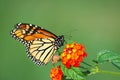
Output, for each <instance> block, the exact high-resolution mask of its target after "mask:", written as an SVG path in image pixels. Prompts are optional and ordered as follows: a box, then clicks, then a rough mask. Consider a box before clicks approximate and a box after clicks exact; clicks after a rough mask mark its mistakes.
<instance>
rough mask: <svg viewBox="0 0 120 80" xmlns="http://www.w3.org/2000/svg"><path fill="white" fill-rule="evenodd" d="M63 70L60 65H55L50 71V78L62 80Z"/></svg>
mask: <svg viewBox="0 0 120 80" xmlns="http://www.w3.org/2000/svg"><path fill="white" fill-rule="evenodd" d="M62 76H63V73H62V70H61V69H60V66H57V67H53V68H52V69H51V71H50V78H51V80H62Z"/></svg>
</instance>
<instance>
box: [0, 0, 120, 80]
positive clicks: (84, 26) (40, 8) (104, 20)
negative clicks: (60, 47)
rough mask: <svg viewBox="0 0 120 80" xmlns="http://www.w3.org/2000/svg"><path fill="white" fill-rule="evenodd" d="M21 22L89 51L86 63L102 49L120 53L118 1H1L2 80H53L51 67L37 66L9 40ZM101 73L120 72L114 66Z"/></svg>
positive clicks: (97, 78)
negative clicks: (11, 32) (59, 36)
mask: <svg viewBox="0 0 120 80" xmlns="http://www.w3.org/2000/svg"><path fill="white" fill-rule="evenodd" d="M19 22H25V23H32V24H36V25H39V26H41V27H43V28H45V29H47V30H49V31H52V32H53V33H55V34H57V35H66V36H68V37H66V39H67V38H69V36H72V37H71V39H72V40H74V41H76V42H79V43H82V44H84V45H85V47H86V51H87V53H88V57H87V58H86V61H88V62H90V63H91V64H92V62H91V60H93V59H96V54H97V53H98V52H99V51H100V50H103V49H109V50H111V51H114V52H117V53H120V1H119V0H49V1H48V0H44V1H43V0H0V24H1V26H0V35H1V37H0V45H1V46H0V80H50V78H49V71H50V69H51V67H52V66H51V63H48V64H47V65H46V66H41V67H39V66H37V65H35V64H34V63H33V62H32V61H31V60H30V59H28V57H27V56H26V51H25V47H24V46H23V45H22V44H20V43H19V42H18V41H16V40H14V39H13V38H11V36H10V31H11V30H12V29H13V28H14V25H15V24H16V23H19ZM101 68H102V69H106V70H113V71H119V70H118V69H116V68H114V67H113V66H112V65H111V64H104V65H102V66H101ZM104 79H105V80H119V79H120V76H115V75H105V74H96V75H93V76H89V77H87V80H104Z"/></svg>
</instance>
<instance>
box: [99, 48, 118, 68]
mask: <svg viewBox="0 0 120 80" xmlns="http://www.w3.org/2000/svg"><path fill="white" fill-rule="evenodd" d="M97 61H98V63H104V62H106V61H107V62H111V63H112V64H113V65H114V66H115V67H117V68H119V69H120V55H118V54H117V53H114V52H111V51H108V50H103V51H101V52H99V53H98V55H97Z"/></svg>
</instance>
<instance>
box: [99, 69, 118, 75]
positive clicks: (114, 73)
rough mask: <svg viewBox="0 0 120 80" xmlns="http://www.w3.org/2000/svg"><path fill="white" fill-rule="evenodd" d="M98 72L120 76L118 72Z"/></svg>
mask: <svg viewBox="0 0 120 80" xmlns="http://www.w3.org/2000/svg"><path fill="white" fill-rule="evenodd" d="M99 72H101V73H105V74H113V75H119V76H120V72H112V71H106V70H99Z"/></svg>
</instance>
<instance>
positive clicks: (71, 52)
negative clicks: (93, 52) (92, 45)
mask: <svg viewBox="0 0 120 80" xmlns="http://www.w3.org/2000/svg"><path fill="white" fill-rule="evenodd" d="M84 50H85V48H84V46H83V45H81V44H77V43H72V44H67V45H66V47H65V48H64V50H63V52H62V54H61V59H62V63H63V64H64V65H65V66H66V68H70V67H71V66H74V67H79V66H80V62H82V61H83V58H84V57H86V56H87V54H86V53H85V51H84Z"/></svg>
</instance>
